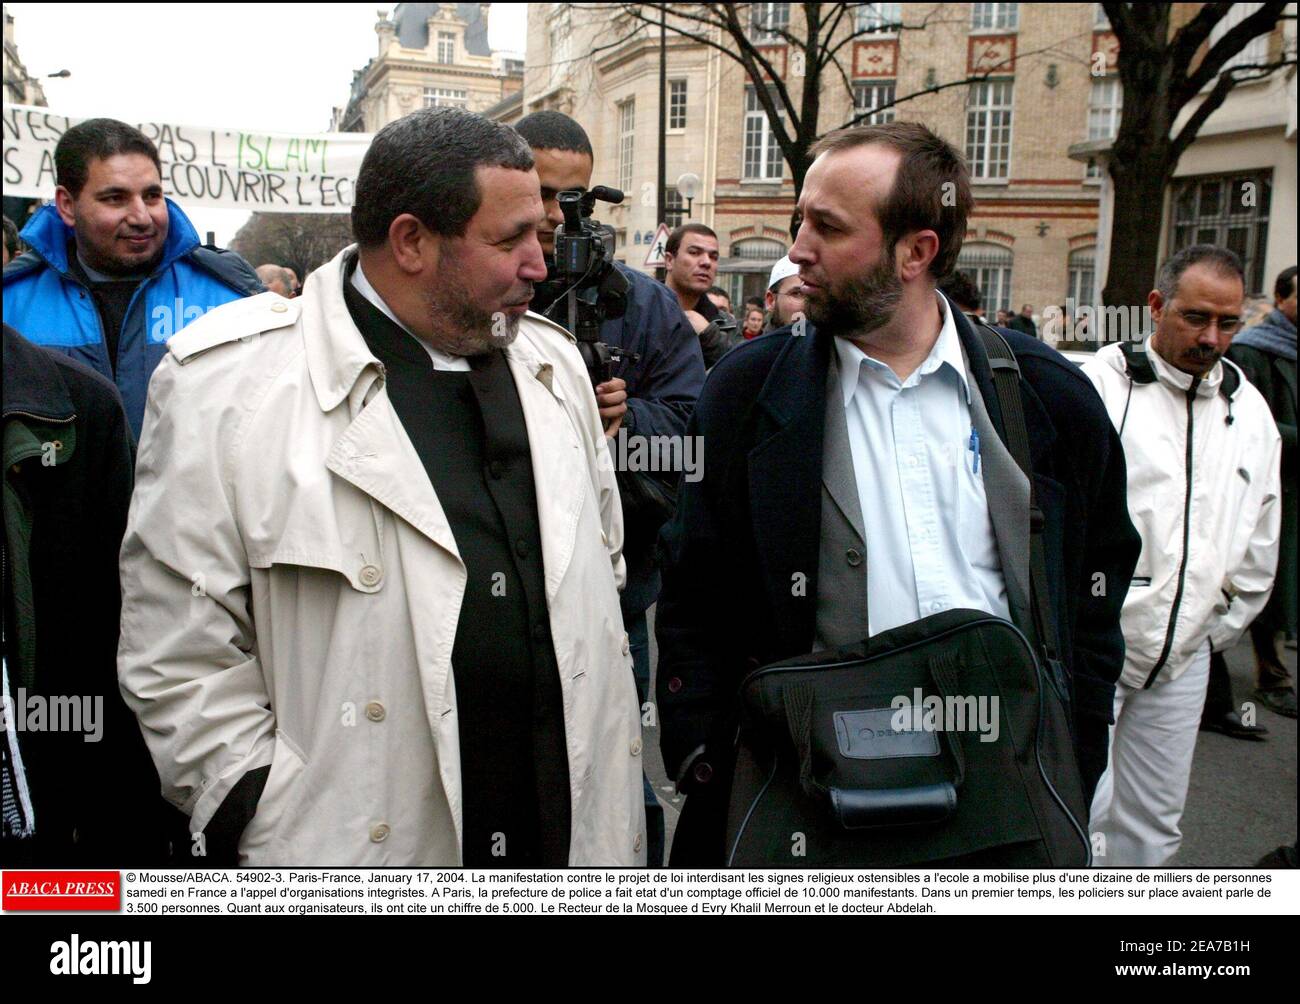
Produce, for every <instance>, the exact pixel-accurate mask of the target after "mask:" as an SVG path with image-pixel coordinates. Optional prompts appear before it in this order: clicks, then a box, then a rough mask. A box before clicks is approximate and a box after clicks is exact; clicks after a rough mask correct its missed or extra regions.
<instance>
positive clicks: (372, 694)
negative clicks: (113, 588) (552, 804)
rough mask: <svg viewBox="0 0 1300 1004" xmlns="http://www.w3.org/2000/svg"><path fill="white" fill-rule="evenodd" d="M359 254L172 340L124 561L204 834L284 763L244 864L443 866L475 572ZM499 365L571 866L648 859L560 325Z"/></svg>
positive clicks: (603, 469) (588, 456)
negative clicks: (410, 428) (537, 552)
mask: <svg viewBox="0 0 1300 1004" xmlns="http://www.w3.org/2000/svg"><path fill="white" fill-rule="evenodd" d="M350 250H351V249H349V250H348V251H344V252H342V253H340V255H339V256H338V257H337V258H335V259H334V260H333V261H332V262H330V263H329V264H327V265H325V266H323V267H322V268H320V269H319V270H317V271H316V272H314V273H313V274H312V275H311V276H310V278H309V279H308V281H307V284H306V287H305V288H304V291H303V296H302V297H301V298H300V299H297V300H285V299H283V298H281V297H279V296H277V295H275V294H273V293H264V294H262V295H260V296H256V297H252V298H249V299H243V300H237V301H235V302H233V303H231V304H228V305H226V306H223V307H221V308H218V309H216V310H213V311H211V312H210V313H208V314H207V315H205V316H204V317H202V318H201V319H199V320H197V321H195V322H194V323H192V324H191V325H190V326H189V327H187V328H186V329H185V331H183V332H181V333H180V334H179V335H177V336H176V337H174V338H173V339H171V341H170V342H169V343H168V348H169V352H168V354H167V356H166V357H165V358H164V360H163V362H162V363H161V364H160V365H159V367H158V369H157V371H156V372H155V374H154V377H153V380H152V382H151V384H150V387H149V402H148V407H147V410H146V415H145V421H144V430H143V433H142V436H141V440H140V449H139V459H138V465H137V470H136V488H135V495H134V498H133V500H132V503H131V512H130V519H129V524H128V527H127V533H126V538H125V540H124V542H123V545H122V587H123V608H122V639H121V647H120V650H119V657H118V669H119V676H120V681H121V685H122V690H123V693H124V695H125V696H126V700H127V702H128V703H129V704H130V705H131V707H132V708H133V709H134V710H135V711H136V713H137V714H138V716H139V718H140V722H141V726H142V728H143V730H144V734H145V738H146V740H147V741H148V743H149V747H150V749H151V751H152V753H153V757H154V760H155V762H156V764H157V766H158V771H159V774H160V775H161V778H162V783H163V791H164V794H165V796H166V797H167V798H168V799H170V800H171V801H172V802H173V803H174V804H175V805H177V806H178V807H180V808H181V809H182V810H183V811H185V812H186V813H187V814H188V815H189V816H190V817H191V830H192V831H193V832H196V833H197V832H199V831H201V830H203V829H204V827H205V826H206V825H207V823H208V822H209V820H211V818H212V816H213V813H214V812H215V811H216V810H217V808H218V806H219V805H220V804H221V802H222V800H223V799H224V798H225V797H226V796H227V795H228V794H229V793H230V791H231V789H232V788H233V787H234V785H235V783H236V782H237V781H238V780H239V779H240V778H241V777H242V776H243V775H244V774H245V773H246V772H248V771H250V770H252V769H254V768H257V767H262V766H265V765H268V764H269V765H270V768H271V769H270V776H269V778H268V780H267V783H266V787H265V789H264V791H263V793H262V796H261V800H260V801H259V802H258V804H257V810H256V814H255V815H254V816H253V818H252V820H251V821H250V822H249V823H248V825H247V827H246V828H245V830H244V832H243V837H242V839H241V842H240V846H239V851H240V861H241V863H243V864H246V865H338V866H344V865H353V866H383V865H455V864H458V863H460V861H461V850H460V848H461V838H462V796H461V772H460V745H459V735H458V731H457V730H458V721H457V716H456V686H455V679H454V676H453V673H452V669H451V651H452V644H453V642H454V640H455V636H456V627H457V619H458V616H459V612H460V606H461V597H462V595H463V592H464V588H465V580H466V572H465V566H464V564H463V563H462V562H461V560H460V557H459V554H458V552H457V549H456V542H455V540H454V539H453V537H452V533H451V530H450V527H449V526H448V524H447V520H446V518H445V516H444V514H443V511H442V507H441V506H440V505H439V503H438V498H437V496H436V494H435V493H434V490H433V488H432V486H431V485H430V483H429V479H428V476H427V475H426V474H425V471H424V467H423V465H422V463H421V461H420V459H419V457H418V456H417V455H416V453H415V450H414V448H413V447H412V445H411V443H410V440H409V439H408V438H407V436H406V434H405V432H404V430H403V429H402V426H401V423H400V421H399V420H398V417H397V414H396V412H395V411H394V410H393V407H392V404H391V403H390V401H389V399H388V394H387V392H386V390H385V381H384V371H383V367H382V365H381V364H380V363H379V362H378V360H376V359H375V358H374V356H373V355H372V354H371V353H370V352H369V350H368V348H367V346H366V343H365V341H364V339H363V338H362V337H361V334H360V332H358V330H357V329H356V327H355V325H354V324H353V323H352V320H351V317H350V316H349V314H348V311H347V307H346V306H345V304H344V300H343V286H342V282H343V279H342V275H343V272H342V266H343V261H344V258H345V256H346V255H347V254H348V253H349V251H350ZM506 357H507V359H508V361H509V366H510V372H511V374H512V375H513V377H514V380H515V383H516V386H517V387H518V391H519V399H520V403H521V405H522V407H523V413H524V419H525V422H526V424H527V427H528V437H529V444H530V450H531V454H532V463H533V471H534V476H535V479H536V484H537V491H538V499H537V510H538V518H539V523H540V527H541V539H542V553H543V560H544V563H545V569H546V579H545V583H546V599H547V603H548V606H549V611H550V623H551V634H552V637H553V639H554V644H555V655H556V661H557V663H558V665H559V670H560V683H561V687H562V690H563V701H564V726H565V739H566V743H567V748H568V762H569V784H570V799H571V811H572V839H571V842H570V850H569V862H570V864H572V865H609V866H618V865H636V864H643V863H644V861H645V820H644V808H643V805H642V791H641V737H640V715H639V708H638V704H637V696H636V687H635V684H634V681H633V675H632V660H631V655H630V653H629V646H628V640H627V636H626V635H625V634H624V632H623V625H622V618H621V615H620V612H619V602H618V590H619V589H620V588H621V586H622V582H623V572H624V566H623V558H622V554H621V550H622V538H623V528H622V517H621V515H620V508H619V500H618V492H617V488H616V486H615V481H614V473H613V469H612V464H611V463H610V459H609V451H608V448H607V446H606V440H605V437H604V435H603V433H602V428H601V422H600V417H599V415H598V413H597V411H596V405H595V400H594V398H593V396H592V392H591V387H590V383H589V382H588V378H587V373H586V370H585V368H584V367H583V364H582V361H581V358H580V357H579V355H578V352H577V350H576V349H575V347H574V346H573V344H572V342H571V340H570V339H569V337H568V335H567V334H566V333H565V332H564V331H563V330H562V329H560V328H558V327H556V326H554V325H552V324H550V323H549V322H548V321H545V320H544V319H542V318H540V317H537V316H536V315H531V314H530V315H528V316H527V317H526V318H525V319H524V320H523V321H522V322H521V324H520V333H519V337H518V339H517V340H516V341H515V343H514V344H513V345H511V346H510V347H509V348H508V349H507V350H506ZM475 627H476V629H480V630H484V631H492V630H494V626H493V625H491V624H483V625H476V626H475Z"/></svg>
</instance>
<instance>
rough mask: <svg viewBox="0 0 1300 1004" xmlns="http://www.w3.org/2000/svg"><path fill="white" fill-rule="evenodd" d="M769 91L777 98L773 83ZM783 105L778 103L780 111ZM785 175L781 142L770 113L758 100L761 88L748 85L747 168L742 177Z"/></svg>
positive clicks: (771, 178)
mask: <svg viewBox="0 0 1300 1004" xmlns="http://www.w3.org/2000/svg"><path fill="white" fill-rule="evenodd" d="M768 93H769V94H771V95H772V100H773V101H776V100H777V97H776V92H775V91H774V90H772V85H771V84H769V85H768ZM780 107H781V106H780V104H779V103H778V104H777V109H778V111H779V110H780ZM784 174H785V161H784V159H783V158H782V157H781V145H780V144H779V143H778V142H777V141H776V134H775V132H774V131H773V129H772V123H771V122H769V121H768V118H767V112H765V111H764V110H763V106H762V105H761V104H759V102H758V91H757V90H756V89H755V88H754V86H753V85H752V84H751V85H749V86H747V87H746V88H745V168H744V173H743V174H742V175H741V177H742V178H743V179H744V180H745V181H779V180H780V179H781V178H782V177H783V176H784Z"/></svg>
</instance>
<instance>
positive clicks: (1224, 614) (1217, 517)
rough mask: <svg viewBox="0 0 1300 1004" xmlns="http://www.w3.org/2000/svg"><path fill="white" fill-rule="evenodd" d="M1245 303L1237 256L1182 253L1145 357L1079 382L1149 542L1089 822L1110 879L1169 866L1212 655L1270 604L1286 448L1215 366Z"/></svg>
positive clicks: (1104, 362)
mask: <svg viewBox="0 0 1300 1004" xmlns="http://www.w3.org/2000/svg"><path fill="white" fill-rule="evenodd" d="M1243 297H1244V276H1243V273H1242V267H1241V262H1240V260H1239V259H1238V258H1237V256H1236V255H1235V254H1233V253H1232V252H1231V251H1228V250H1225V249H1223V248H1219V247H1214V246H1212V245H1196V246H1194V247H1190V248H1187V249H1185V250H1183V251H1180V252H1179V253H1178V254H1176V255H1174V257H1173V258H1171V259H1170V260H1169V261H1168V262H1166V263H1165V265H1164V266H1163V267H1162V268H1161V270H1160V274H1159V276H1158V277H1157V280H1156V288H1155V289H1154V290H1152V292H1151V294H1150V296H1149V297H1148V300H1147V302H1148V305H1149V306H1150V308H1151V318H1152V322H1153V325H1154V333H1153V334H1152V335H1151V338H1150V339H1149V340H1148V341H1147V343H1146V345H1145V346H1138V345H1134V344H1131V343H1125V344H1121V345H1111V346H1108V347H1107V348H1105V349H1102V350H1101V351H1100V352H1098V353H1097V357H1096V359H1094V360H1091V361H1089V362H1088V363H1087V364H1086V365H1085V366H1084V368H1083V369H1084V372H1085V373H1087V374H1088V376H1089V378H1090V379H1091V380H1092V382H1093V384H1094V385H1095V386H1096V388H1097V391H1098V393H1099V394H1101V397H1102V400H1103V401H1105V403H1106V409H1107V411H1108V412H1109V413H1110V417H1111V421H1112V422H1113V423H1114V424H1115V428H1116V429H1117V430H1118V431H1119V434H1120V441H1121V442H1122V443H1123V445H1124V455H1125V459H1126V460H1127V463H1128V506H1129V514H1130V516H1131V517H1132V519H1133V525H1134V526H1135V527H1136V528H1137V530H1138V533H1139V534H1141V536H1142V554H1141V557H1140V558H1139V559H1138V565H1137V569H1136V570H1135V571H1134V574H1133V581H1132V583H1131V584H1130V586H1129V590H1128V596H1127V598H1126V599H1125V601H1124V613H1123V618H1122V624H1123V628H1124V641H1125V645H1126V648H1127V652H1126V654H1125V661H1124V670H1123V673H1122V675H1121V677H1120V680H1119V683H1118V685H1117V686H1116V690H1115V724H1114V726H1113V727H1112V729H1111V750H1110V766H1109V768H1108V769H1107V771H1106V774H1105V775H1104V776H1103V777H1102V779H1101V782H1100V783H1099V784H1098V786H1097V792H1096V795H1095V797H1094V800H1093V806H1092V831H1093V841H1094V851H1095V859H1096V862H1097V864H1099V865H1103V866H1109V867H1114V866H1122V865H1139V866H1146V867H1155V866H1158V865H1162V864H1164V863H1165V862H1167V861H1168V860H1169V859H1170V858H1171V857H1173V855H1174V854H1175V852H1177V850H1178V845H1179V843H1180V842H1181V840H1182V834H1181V832H1180V831H1179V820H1180V819H1181V818H1182V814H1183V804H1184V802H1185V801H1186V798H1187V784H1188V780H1189V778H1190V776H1191V769H1192V753H1193V751H1194V749H1195V747H1196V735H1197V723H1198V722H1199V720H1200V715H1201V706H1202V704H1203V703H1204V700H1205V687H1206V680H1207V678H1208V674H1209V663H1210V654H1211V651H1223V650H1225V649H1227V648H1229V647H1231V646H1232V645H1234V644H1235V643H1236V642H1237V640H1238V638H1240V637H1241V635H1242V633H1243V632H1244V631H1245V630H1246V628H1247V627H1248V626H1249V625H1250V622H1251V621H1252V620H1254V619H1255V617H1256V616H1257V615H1258V614H1259V612H1260V611H1261V610H1262V609H1263V608H1264V605H1265V603H1266V602H1267V600H1268V596H1269V593H1270V592H1271V591H1272V588H1273V575H1274V572H1275V570H1276V567H1277V551H1278V532H1279V526H1280V520H1281V503H1280V491H1281V490H1280V483H1279V464H1280V458H1281V439H1280V437H1279V436H1278V433H1277V427H1276V425H1275V424H1274V422H1273V420H1272V416H1271V415H1270V414H1269V410H1268V405H1267V404H1266V403H1265V402H1264V399H1263V397H1261V396H1260V394H1259V392H1258V391H1257V390H1255V388H1254V387H1252V386H1251V384H1250V382H1249V381H1248V380H1246V379H1245V377H1244V376H1243V375H1242V373H1241V371H1240V370H1239V369H1237V367H1236V366H1234V365H1233V364H1232V363H1231V362H1229V361H1228V360H1226V359H1223V358H1222V356H1223V353H1224V352H1225V351H1227V348H1228V345H1229V344H1230V343H1231V342H1232V336H1233V335H1234V334H1235V333H1236V331H1237V330H1238V328H1240V326H1241V312H1242V300H1243Z"/></svg>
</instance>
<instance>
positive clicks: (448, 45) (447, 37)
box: [438, 31, 456, 63]
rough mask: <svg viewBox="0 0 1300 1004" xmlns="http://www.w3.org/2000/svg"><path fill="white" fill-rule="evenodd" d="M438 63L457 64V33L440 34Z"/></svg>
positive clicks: (441, 32) (446, 32)
mask: <svg viewBox="0 0 1300 1004" xmlns="http://www.w3.org/2000/svg"><path fill="white" fill-rule="evenodd" d="M438 62H440V63H454V62H456V33H455V32H454V31H440V32H438Z"/></svg>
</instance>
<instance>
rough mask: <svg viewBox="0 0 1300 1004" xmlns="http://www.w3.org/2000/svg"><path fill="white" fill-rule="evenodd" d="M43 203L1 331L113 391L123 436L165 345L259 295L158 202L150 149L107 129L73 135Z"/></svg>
mask: <svg viewBox="0 0 1300 1004" xmlns="http://www.w3.org/2000/svg"><path fill="white" fill-rule="evenodd" d="M54 167H55V177H56V180H57V182H58V188H57V189H56V191H55V194H54V202H53V203H51V204H49V205H47V206H45V207H44V208H42V209H41V210H40V211H39V212H37V213H36V214H35V215H34V216H33V217H32V219H31V221H30V222H29V223H28V224H27V226H26V227H24V228H23V232H22V239H23V240H24V241H26V243H27V245H28V247H29V248H30V249H31V250H30V251H28V252H27V253H26V254H24V255H21V256H20V257H18V258H17V259H15V260H14V261H12V262H10V263H9V264H8V265H7V266H6V267H5V270H4V316H5V320H6V321H7V322H8V323H9V324H11V325H13V326H14V327H15V328H17V329H18V330H20V331H21V332H22V333H23V334H24V335H25V336H26V337H27V338H28V339H30V340H31V341H33V342H35V343H36V344H38V345H44V346H45V347H46V348H49V349H54V350H56V351H59V352H62V353H64V354H65V355H67V356H70V357H71V358H73V359H76V360H78V361H79V362H82V363H85V364H87V365H89V366H90V367H92V368H93V369H95V370H97V371H98V372H99V373H101V374H102V375H103V376H105V377H107V378H108V379H109V380H112V381H114V382H115V383H116V384H117V387H118V390H119V391H120V392H121V394H122V402H123V404H124V405H125V406H126V415H127V421H128V422H129V424H130V427H131V433H132V436H133V437H135V438H139V435H140V426H141V424H142V422H143V421H144V404H145V395H146V392H147V391H148V388H149V378H150V376H152V375H153V370H154V367H155V366H157V365H158V362H159V360H160V359H162V357H163V354H164V353H165V352H166V342H167V339H168V338H170V337H171V336H172V335H174V334H175V333H176V332H177V331H179V330H180V329H181V328H183V327H185V325H186V324H188V323H189V322H190V321H193V320H194V319H195V318H197V317H200V316H202V315H203V314H204V313H205V312H206V311H209V310H211V309H212V308H213V307H219V306H221V304H223V303H228V302H230V301H231V300H236V299H239V298H240V297H242V296H251V295H252V294H254V293H260V292H262V284H261V282H260V281H258V278H257V274H256V273H255V272H254V271H253V270H252V268H250V267H249V265H248V263H247V262H245V261H244V260H243V259H242V258H241V257H239V255H237V254H235V253H233V252H230V251H221V250H218V249H216V248H210V247H203V246H200V244H199V235H198V233H197V232H196V231H195V229H194V226H193V224H191V223H190V221H189V220H188V219H187V218H186V217H185V214H184V213H183V212H181V210H180V209H179V207H177V206H176V205H175V204H174V203H173V202H171V201H170V200H169V199H166V198H165V197H164V196H163V188H162V163H161V161H160V160H159V159H158V150H157V149H156V148H155V147H154V145H153V142H152V141H151V140H150V139H149V138H148V137H147V136H145V135H144V134H143V133H142V132H140V131H139V130H138V129H135V128H133V127H131V126H129V125H127V124H126V123H125V122H118V121H117V120H116V119H90V120H88V121H86V122H82V123H80V124H79V125H76V126H73V127H72V128H71V129H69V130H68V131H67V132H65V133H64V134H63V136H62V137H61V138H60V140H59V143H58V146H57V147H55V150H54Z"/></svg>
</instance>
